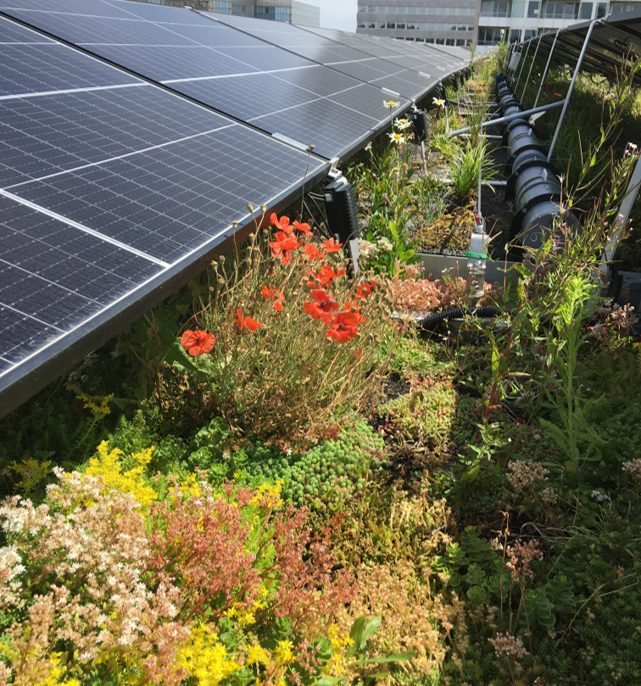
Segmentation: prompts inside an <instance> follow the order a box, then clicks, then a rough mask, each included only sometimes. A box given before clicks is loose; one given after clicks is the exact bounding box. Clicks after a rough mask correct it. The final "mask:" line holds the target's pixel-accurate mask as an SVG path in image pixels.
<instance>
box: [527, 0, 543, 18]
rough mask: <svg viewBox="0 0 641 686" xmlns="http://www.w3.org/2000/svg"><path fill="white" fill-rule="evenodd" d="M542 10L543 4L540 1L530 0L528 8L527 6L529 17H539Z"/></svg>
mask: <svg viewBox="0 0 641 686" xmlns="http://www.w3.org/2000/svg"><path fill="white" fill-rule="evenodd" d="M540 9H541V3H540V2H539V0H530V2H529V4H528V6H527V16H528V17H530V18H532V17H538V16H539V12H540Z"/></svg>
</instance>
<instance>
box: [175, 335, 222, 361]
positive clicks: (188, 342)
mask: <svg viewBox="0 0 641 686" xmlns="http://www.w3.org/2000/svg"><path fill="white" fill-rule="evenodd" d="M180 343H181V345H182V347H183V348H184V349H185V350H186V351H187V352H188V353H189V354H190V355H191V356H192V357H198V356H199V355H204V354H205V353H208V352H211V351H212V350H213V349H214V345H216V336H214V334H213V333H209V332H207V331H203V330H202V329H196V331H192V330H191V329H187V331H185V333H183V335H182V336H181V337H180Z"/></svg>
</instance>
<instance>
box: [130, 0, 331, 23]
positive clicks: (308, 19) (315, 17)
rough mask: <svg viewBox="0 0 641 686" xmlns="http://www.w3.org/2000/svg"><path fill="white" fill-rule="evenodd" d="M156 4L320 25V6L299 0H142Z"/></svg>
mask: <svg viewBox="0 0 641 686" xmlns="http://www.w3.org/2000/svg"><path fill="white" fill-rule="evenodd" d="M142 2H151V3H153V4H154V5H174V6H175V7H185V6H189V7H193V8H194V9H195V10H205V11H208V12H218V13H219V14H235V15H238V16H241V17H255V18H256V19H271V20H273V21H284V22H288V23H289V24H301V25H302V26H320V7H317V6H316V5H311V4H309V3H306V2H300V1H299V0H142Z"/></svg>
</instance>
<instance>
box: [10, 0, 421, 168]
mask: <svg viewBox="0 0 641 686" xmlns="http://www.w3.org/2000/svg"><path fill="white" fill-rule="evenodd" d="M2 1H4V2H10V1H11V0H0V6H1V5H2ZM57 1H58V6H60V3H62V2H63V1H64V0H57ZM70 4H71V6H72V7H74V6H75V5H74V0H70ZM131 6H132V5H131V3H124V2H118V0H110V4H109V7H116V8H122V9H123V12H124V13H126V12H127V11H128V9H129V8H130V7H131ZM156 10H157V8H155V7H154V6H152V5H136V13H137V15H138V17H148V18H150V19H153V20H154V21H144V20H142V19H139V18H132V19H126V20H123V19H119V18H113V17H107V16H105V17H96V16H93V15H90V16H88V15H87V14H81V13H78V14H64V13H57V14H56V13H48V12H34V11H30V10H25V11H24V12H22V13H21V14H20V16H26V15H29V20H30V21H33V22H35V23H36V24H37V25H38V26H40V27H42V28H45V29H46V30H48V31H51V32H53V33H55V34H58V35H62V36H64V37H65V38H67V39H70V40H73V41H74V42H76V43H78V44H81V45H82V46H83V47H85V48H86V49H88V50H91V51H92V52H94V53H96V54H98V55H100V56H102V57H106V58H108V59H110V60H112V61H113V62H117V63H119V64H123V65H124V66H126V67H128V68H129V69H131V70H132V71H135V72H136V73H139V74H141V75H143V76H145V77H147V78H150V79H153V80H155V81H160V82H162V83H163V84H164V85H166V86H169V87H170V88H172V89H173V90H175V91H177V92H179V93H181V94H184V95H188V96H189V97H191V98H193V99H194V100H197V101H199V102H202V103H203V104H205V105H208V106H210V107H213V108H215V109H217V110H218V111H221V112H224V113H226V114H230V115H232V116H233V117H235V118H237V119H239V120H241V121H249V122H250V123H252V124H253V125H254V126H256V127H257V128H260V129H262V130H264V131H266V132H267V133H270V134H278V135H280V136H284V137H285V138H289V139H293V140H295V141H298V142H300V143H302V144H313V145H314V150H315V151H316V152H317V153H318V154H320V155H323V156H325V157H327V158H333V157H336V156H338V155H340V154H341V153H342V152H343V151H345V150H346V149H348V148H349V147H351V145H353V143H354V142H355V141H358V140H361V139H362V138H363V137H364V136H366V135H368V134H370V133H371V132H372V130H373V129H375V128H377V127H379V126H382V125H385V123H386V122H388V121H389V120H390V118H391V116H392V114H393V113H392V112H390V111H388V110H385V109H384V108H383V107H382V103H383V101H384V99H385V95H384V94H383V93H382V91H381V88H385V87H387V88H389V86H388V84H387V83H385V82H382V83H380V84H376V86H373V87H371V88H369V90H368V89H367V88H366V87H364V86H363V84H362V78H361V77H362V76H363V74H362V72H363V69H364V67H360V65H362V64H366V65H367V68H366V69H367V74H366V76H367V79H366V80H374V79H381V78H384V77H387V76H392V77H394V76H395V75H396V74H397V73H402V72H403V69H402V68H401V67H399V66H398V65H394V64H391V63H389V62H382V61H381V60H378V59H377V58H375V57H372V56H371V55H367V54H366V53H363V52H358V51H355V50H352V49H351V48H343V47H342V46H340V45H338V44H337V43H336V42H332V41H328V40H326V39H325V38H322V37H317V36H315V35H314V34H311V33H308V32H304V31H300V30H299V29H295V28H292V27H289V28H288V29H285V31H288V32H289V33H291V34H292V35H293V36H296V40H297V41H298V42H299V43H302V47H301V48H300V52H301V53H303V54H307V52H308V51H309V53H310V54H313V56H314V58H315V60H318V61H322V60H323V59H325V60H329V61H334V62H337V61H342V60H349V59H352V58H357V59H358V60H362V62H361V61H358V62H356V63H353V62H349V63H348V67H349V66H350V65H352V64H353V65H356V68H357V69H358V73H357V78H350V77H349V76H348V75H347V74H349V69H348V70H347V74H343V73H341V70H342V65H338V66H337V68H336V69H331V68H327V67H323V66H320V65H318V64H316V62H314V61H310V60H308V59H306V58H305V57H304V56H303V54H298V53H297V52H296V51H289V50H284V49H282V47H280V46H278V45H275V44H271V43H268V42H265V41H263V40H261V39H259V38H255V37H253V36H250V35H248V34H247V33H245V32H243V31H241V30H237V29H236V28H233V27H231V26H227V25H225V24H224V23H221V22H218V21H215V20H214V19H212V18H207V17H205V16H202V15H200V14H197V13H194V12H189V11H186V10H183V11H182V12H178V13H173V12H172V17H175V18H176V19H177V23H175V24H174V23H168V22H166V21H155V20H157V19H159V18H160V15H162V18H163V20H164V19H165V18H166V17H167V14H166V13H164V12H160V13H159V12H157V11H156ZM12 11H13V10H12ZM92 11H94V12H97V11H98V9H96V8H95V7H94V8H93V10H92ZM132 16H133V15H132ZM183 18H184V21H181V20H182V19H183ZM264 23H265V22H261V21H255V24H257V25H259V26H262V25H263V24H264ZM63 24H64V26H63ZM131 26H136V27H137V33H138V36H137V39H136V42H137V44H135V45H131V44H127V43H128V41H129V38H128V37H127V36H125V38H124V39H121V37H122V35H123V31H130V30H133V29H130V28H127V27H131ZM279 30H280V29H279ZM159 31H160V32H161V33H162V36H161V35H160V34H159V33H158V32H159ZM163 36H164V37H163ZM107 37H109V40H106V38H107ZM123 40H124V43H123ZM103 41H104V42H103ZM199 41H200V42H199ZM317 42H318V43H320V44H321V45H320V46H318V47H314V44H315V43H317ZM310 44H311V46H310ZM321 53H322V54H321ZM311 69H313V70H314V78H313V79H310V80H309V82H308V83H305V75H304V74H300V73H298V74H296V73H295V72H305V71H307V70H311ZM254 74H255V76H254ZM212 77H224V78H212ZM281 77H282V78H281ZM396 83H398V81H396ZM401 83H403V82H401ZM358 85H361V86H363V88H361V89H360V91H361V93H362V97H363V100H362V103H361V104H360V105H359V103H358V102H357V101H356V100H355V99H354V98H353V96H352V95H346V94H345V91H347V90H349V89H354V88H355V87H356V86H358ZM405 85H406V84H405ZM422 86H423V84H422V82H421V83H420V84H419V88H420V87H422ZM405 90H407V91H409V90H412V91H415V90H417V89H416V88H415V87H413V86H409V87H407V88H406V89H405ZM398 92H401V91H398ZM334 96H335V97H334ZM323 97H326V98H328V99H329V100H330V101H326V102H324V103H322V104H314V106H312V104H313V103H314V102H315V101H316V100H318V99H319V98H323ZM398 99H399V104H400V105H401V106H407V105H408V104H409V103H408V102H407V101H406V100H403V99H402V98H398ZM361 106H362V107H366V108H367V110H366V111H361ZM294 107H299V108H300V110H299V111H297V112H293V111H292V108H294ZM352 110H355V111H352ZM318 113H321V114H322V116H323V117H324V119H323V120H322V126H321V128H320V129H319V130H317V131H314V130H313V129H311V128H310V127H311V126H313V125H314V122H317V121H319V114H318ZM307 117H310V121H309V123H308V125H307V126H305V124H304V122H305V119H306V118H307ZM332 131H333V133H332ZM301 136H302V137H301Z"/></svg>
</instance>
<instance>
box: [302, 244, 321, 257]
mask: <svg viewBox="0 0 641 686" xmlns="http://www.w3.org/2000/svg"><path fill="white" fill-rule="evenodd" d="M303 252H304V253H305V257H307V259H308V260H320V259H321V258H322V257H323V253H322V252H321V251H320V250H319V249H318V246H316V245H314V244H313V243H305V244H304V245H303Z"/></svg>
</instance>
